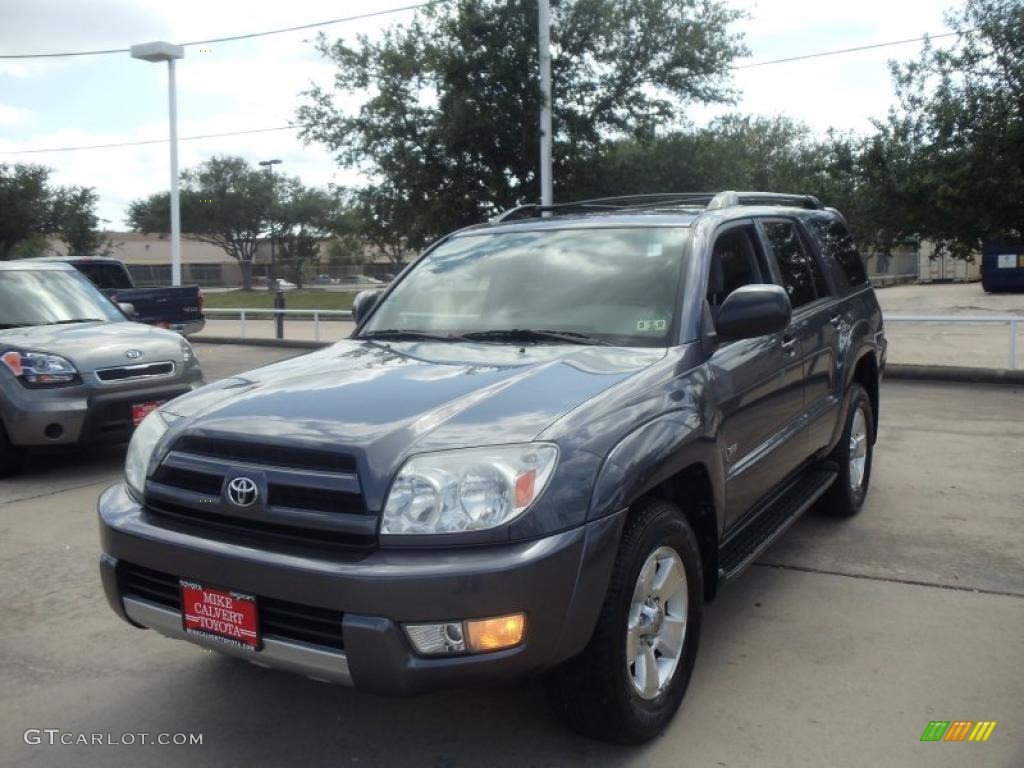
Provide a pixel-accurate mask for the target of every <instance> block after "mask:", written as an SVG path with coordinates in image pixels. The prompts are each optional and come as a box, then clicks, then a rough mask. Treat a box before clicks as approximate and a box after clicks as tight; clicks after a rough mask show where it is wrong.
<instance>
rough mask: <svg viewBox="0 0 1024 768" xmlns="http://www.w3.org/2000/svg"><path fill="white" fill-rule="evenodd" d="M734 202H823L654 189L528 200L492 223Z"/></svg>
mask: <svg viewBox="0 0 1024 768" xmlns="http://www.w3.org/2000/svg"><path fill="white" fill-rule="evenodd" d="M737 205H792V206H797V207H800V208H809V209H812V210H821V209H823V208H824V206H823V205H822V204H821V201H820V200H818V198H816V197H814V196H813V195H794V194H785V193H782V192H732V191H727V192H654V193H649V194H642V195H618V196H615V197H595V198H593V199H590V200H577V201H574V202H570V203H556V204H554V205H541V204H539V203H528V204H526V205H517V206H516V207H514V208H509V209H508V210H507V211H503V212H501V213H499V214H498V215H497V216H495V217H494V218H492V219H491V223H492V224H497V223H500V222H503V221H510V220H515V219H529V218H538V217H541V216H545V215H547V216H560V215H567V214H572V213H601V212H609V211H615V212H618V213H623V212H628V211H650V210H665V209H672V210H676V209H680V208H684V209H685V208H691V209H692V208H695V209H698V210H709V211H712V210H719V209H721V208H731V207H733V206H737Z"/></svg>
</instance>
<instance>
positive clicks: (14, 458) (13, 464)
mask: <svg viewBox="0 0 1024 768" xmlns="http://www.w3.org/2000/svg"><path fill="white" fill-rule="evenodd" d="M23 459H24V453H23V451H19V450H18V449H17V448H15V447H14V446H13V445H11V441H10V440H9V439H8V438H7V430H5V429H4V425H3V424H0V477H10V476H11V475H13V474H15V473H16V472H17V471H18V470H19V469H21V465H22V461H23Z"/></svg>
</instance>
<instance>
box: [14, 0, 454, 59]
mask: <svg viewBox="0 0 1024 768" xmlns="http://www.w3.org/2000/svg"><path fill="white" fill-rule="evenodd" d="M440 1H441V0H430V1H429V2H425V3H416V4H415V5H405V6H402V7H401V8H388V9H387V10H383V11H371V12H369V13H360V14H357V15H355V16H343V17H341V18H340V19H328V20H327V21H315V22H313V23H312V24H299V25H298V26H295V27H282V28H281V29H268V30H266V31H264V32H248V33H246V34H244V35H231V36H229V37H213V38H210V39H209V40H193V41H191V42H188V43H181V45H209V44H210V43H228V42H232V41H234V40H248V39H249V38H253V37H267V36H269V35H281V34H284V33H286V32H300V31H302V30H304V29H315V28H316V27H326V26H329V25H331V24H343V23H345V22H348V21H359V20H360V19H371V18H373V17H375V16H387V15H390V14H392V13H402V12H404V11H415V10H418V9H420V8H426V7H427V6H429V5H437V3H438V2H440ZM130 50H131V49H130V48H104V49H100V50H94V51H64V52H62V53H11V54H0V59H52V58H60V57H64V56H101V55H104V54H109V53H128V52H129V51H130Z"/></svg>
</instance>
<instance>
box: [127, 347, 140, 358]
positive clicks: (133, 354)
mask: <svg viewBox="0 0 1024 768" xmlns="http://www.w3.org/2000/svg"><path fill="white" fill-rule="evenodd" d="M124 356H125V357H127V358H128V359H129V360H138V359H139V358H141V357H142V350H141V349H129V350H128V351H127V352H125V353H124Z"/></svg>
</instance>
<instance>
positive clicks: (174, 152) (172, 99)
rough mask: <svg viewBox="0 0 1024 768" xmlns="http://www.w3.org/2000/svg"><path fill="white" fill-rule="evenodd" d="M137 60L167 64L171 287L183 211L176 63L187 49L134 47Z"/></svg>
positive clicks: (177, 272)
mask: <svg viewBox="0 0 1024 768" xmlns="http://www.w3.org/2000/svg"><path fill="white" fill-rule="evenodd" d="M131 55H132V58H133V59H141V60H142V61H151V62H157V61H166V62H167V111H168V120H169V122H170V124H171V130H170V133H171V285H181V208H180V206H179V203H178V96H177V90H178V89H177V85H176V82H175V77H174V62H175V61H176V60H177V59H183V58H185V48H184V47H183V46H180V45H172V44H171V43H165V42H163V41H157V42H154V43H142V44H141V45H133V46H132V47H131Z"/></svg>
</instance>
